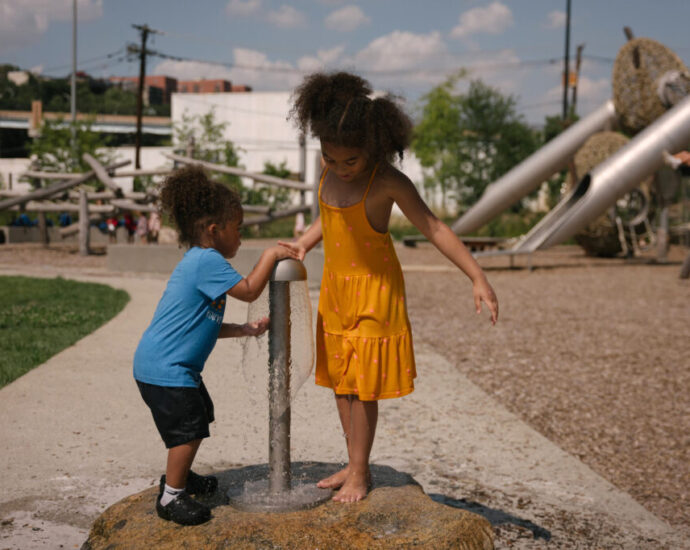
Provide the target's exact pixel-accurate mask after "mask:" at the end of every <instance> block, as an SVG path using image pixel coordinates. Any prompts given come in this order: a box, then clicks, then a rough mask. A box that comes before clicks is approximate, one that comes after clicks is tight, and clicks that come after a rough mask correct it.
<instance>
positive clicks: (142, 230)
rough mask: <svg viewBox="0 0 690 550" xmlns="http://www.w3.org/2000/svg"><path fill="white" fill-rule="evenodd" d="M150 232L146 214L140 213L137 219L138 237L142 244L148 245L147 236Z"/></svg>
mask: <svg viewBox="0 0 690 550" xmlns="http://www.w3.org/2000/svg"><path fill="white" fill-rule="evenodd" d="M148 232H149V221H148V220H147V219H146V214H144V213H143V212H140V213H139V217H138V218H137V237H139V240H140V241H141V244H146V243H147V242H148V240H147V238H146V235H147V233H148Z"/></svg>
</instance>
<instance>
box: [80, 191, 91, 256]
mask: <svg viewBox="0 0 690 550" xmlns="http://www.w3.org/2000/svg"><path fill="white" fill-rule="evenodd" d="M90 226H91V223H90V221H89V203H88V201H87V200H86V191H84V190H83V189H82V190H81V196H80V197H79V254H81V255H82V256H88V255H89V227H90Z"/></svg>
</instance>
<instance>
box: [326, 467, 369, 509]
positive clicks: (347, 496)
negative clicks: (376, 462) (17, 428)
mask: <svg viewBox="0 0 690 550" xmlns="http://www.w3.org/2000/svg"><path fill="white" fill-rule="evenodd" d="M370 485H371V477H370V475H369V473H368V472H350V475H348V476H347V479H346V480H345V483H343V486H342V488H341V489H340V491H338V492H337V493H336V495H335V496H334V497H333V500H335V501H337V502H357V501H359V500H362V499H363V498H364V497H365V496H367V493H368V491H369V486H370Z"/></svg>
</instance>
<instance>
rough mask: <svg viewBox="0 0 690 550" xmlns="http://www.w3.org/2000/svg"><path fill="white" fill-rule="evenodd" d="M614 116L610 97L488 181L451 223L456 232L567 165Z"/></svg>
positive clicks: (497, 210) (486, 218) (482, 220)
mask: <svg viewBox="0 0 690 550" xmlns="http://www.w3.org/2000/svg"><path fill="white" fill-rule="evenodd" d="M615 117H616V110H615V107H614V106H613V101H610V100H609V101H607V102H606V103H604V104H603V105H602V106H601V107H599V108H598V109H597V110H596V111H594V112H593V113H591V114H590V115H588V116H586V117H585V118H583V119H582V120H579V121H578V122H576V123H575V124H573V125H572V126H571V127H570V128H568V129H567V130H565V131H564V132H562V133H561V134H559V135H558V136H556V137H555V138H553V139H552V140H551V141H549V142H548V143H547V144H546V145H544V146H543V147H542V148H540V149H539V150H538V151H536V152H535V153H533V154H532V155H530V156H529V157H527V158H526V159H525V160H523V161H522V162H521V163H520V164H518V165H517V166H516V167H515V168H513V169H512V170H510V171H509V172H507V173H506V174H504V175H503V176H501V177H500V178H499V179H498V180H496V181H495V182H494V183H492V184H491V185H489V186H488V187H487V188H486V191H484V194H483V195H482V197H481V198H480V199H479V201H477V203H476V204H475V205H474V206H472V208H470V209H469V210H468V211H467V212H465V214H463V215H462V216H461V217H460V218H459V219H458V220H457V221H456V222H455V223H454V224H453V226H452V229H453V231H454V232H455V233H457V234H458V235H460V234H467V233H470V232H472V231H474V230H475V229H479V228H480V227H481V226H483V225H484V224H485V223H487V222H489V221H490V220H492V219H493V218H494V217H495V216H497V215H498V214H500V213H501V212H503V211H504V210H506V209H507V208H509V207H510V206H512V205H513V204H514V203H515V202H517V201H519V200H520V199H521V198H522V197H524V196H525V195H527V194H528V193H530V192H531V191H534V189H536V188H537V187H538V186H539V185H540V184H541V183H542V182H543V181H544V180H546V179H547V178H549V177H551V176H552V175H553V174H555V173H556V172H558V171H559V170H562V169H563V168H565V167H566V166H567V163H568V159H569V158H570V157H572V156H573V155H574V154H575V152H576V151H577V150H578V149H579V148H580V147H581V146H582V144H583V143H584V142H585V141H586V140H587V138H588V137H589V136H591V135H592V134H594V133H595V132H598V131H600V130H602V129H604V128H605V127H606V126H607V125H608V124H609V123H611V122H612V121H613V120H614V119H615Z"/></svg>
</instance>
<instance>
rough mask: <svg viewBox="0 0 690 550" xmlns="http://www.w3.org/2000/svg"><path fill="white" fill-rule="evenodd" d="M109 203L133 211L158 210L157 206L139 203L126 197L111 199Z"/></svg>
mask: <svg viewBox="0 0 690 550" xmlns="http://www.w3.org/2000/svg"><path fill="white" fill-rule="evenodd" d="M110 204H112V205H113V206H116V207H117V208H119V209H120V210H132V211H135V212H158V208H156V207H155V206H153V205H150V204H140V203H138V202H134V201H129V200H127V199H113V200H111V201H110Z"/></svg>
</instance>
